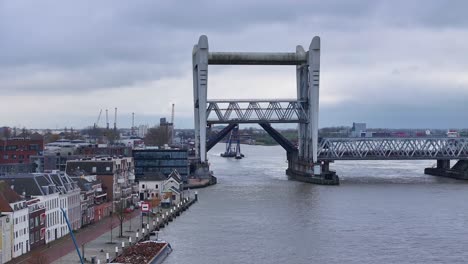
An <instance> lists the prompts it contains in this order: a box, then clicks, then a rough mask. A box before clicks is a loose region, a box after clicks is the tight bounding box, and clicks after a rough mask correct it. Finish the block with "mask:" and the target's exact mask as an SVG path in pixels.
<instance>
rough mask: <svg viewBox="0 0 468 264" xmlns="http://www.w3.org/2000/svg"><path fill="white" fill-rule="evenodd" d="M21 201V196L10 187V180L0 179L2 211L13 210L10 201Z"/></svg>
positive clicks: (0, 207)
mask: <svg viewBox="0 0 468 264" xmlns="http://www.w3.org/2000/svg"><path fill="white" fill-rule="evenodd" d="M19 201H21V196H19V195H18V194H17V193H16V192H15V191H13V190H12V189H11V188H10V186H9V185H8V182H6V181H0V211H2V212H12V211H13V210H12V208H11V206H10V203H16V202H19Z"/></svg>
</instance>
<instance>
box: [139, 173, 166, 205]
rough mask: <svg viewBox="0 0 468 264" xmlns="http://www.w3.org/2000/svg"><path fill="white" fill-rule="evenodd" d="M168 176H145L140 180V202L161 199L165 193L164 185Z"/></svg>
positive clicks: (156, 174) (157, 174) (159, 174)
mask: <svg viewBox="0 0 468 264" xmlns="http://www.w3.org/2000/svg"><path fill="white" fill-rule="evenodd" d="M165 181H166V176H165V175H164V174H162V173H158V172H156V173H154V174H150V175H145V176H143V177H141V178H139V179H138V192H139V197H140V201H144V200H149V199H152V198H160V197H161V195H162V192H163V185H164V182H165Z"/></svg>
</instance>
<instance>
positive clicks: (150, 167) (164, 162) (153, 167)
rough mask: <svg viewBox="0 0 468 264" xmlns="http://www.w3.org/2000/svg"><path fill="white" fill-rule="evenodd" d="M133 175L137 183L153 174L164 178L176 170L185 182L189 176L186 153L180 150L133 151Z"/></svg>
mask: <svg viewBox="0 0 468 264" xmlns="http://www.w3.org/2000/svg"><path fill="white" fill-rule="evenodd" d="M133 158H134V160H135V175H136V179H137V181H138V180H139V179H140V178H142V177H144V176H145V178H148V177H149V176H151V175H156V174H155V173H158V172H160V173H162V174H164V175H166V176H169V174H171V173H172V171H174V170H177V172H178V173H179V175H180V176H181V179H182V180H183V181H184V182H186V181H187V178H188V175H189V164H190V163H189V160H188V151H187V150H180V149H149V148H147V149H134V150H133Z"/></svg>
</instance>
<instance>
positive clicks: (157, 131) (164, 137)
mask: <svg viewBox="0 0 468 264" xmlns="http://www.w3.org/2000/svg"><path fill="white" fill-rule="evenodd" d="M170 130H171V127H170V126H157V127H153V128H150V129H149V130H148V133H147V134H146V136H145V139H144V140H145V145H147V146H163V145H164V144H169V140H170V139H171V131H170Z"/></svg>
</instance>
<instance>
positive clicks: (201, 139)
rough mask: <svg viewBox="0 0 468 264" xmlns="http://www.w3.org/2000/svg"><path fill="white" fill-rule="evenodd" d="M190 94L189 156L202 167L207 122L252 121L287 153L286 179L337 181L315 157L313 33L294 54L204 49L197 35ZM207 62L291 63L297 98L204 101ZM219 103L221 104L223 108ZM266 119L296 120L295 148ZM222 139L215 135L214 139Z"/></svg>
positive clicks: (316, 51)
mask: <svg viewBox="0 0 468 264" xmlns="http://www.w3.org/2000/svg"><path fill="white" fill-rule="evenodd" d="M192 62H193V65H192V66H193V67H192V70H193V95H194V120H195V155H196V158H197V160H198V165H199V166H200V167H206V166H207V161H208V160H207V155H206V152H207V146H213V145H214V144H216V141H209V142H208V141H207V132H206V131H207V128H208V127H209V126H211V125H212V124H220V123H226V124H230V125H231V126H228V127H227V129H225V130H226V131H222V133H225V134H226V133H229V131H228V130H229V129H230V128H231V127H234V126H232V124H241V123H250V124H251V123H258V124H260V125H261V126H262V127H263V128H264V129H265V130H266V131H267V132H268V133H269V134H270V135H271V136H272V137H273V138H274V139H275V140H277V141H278V143H280V145H281V146H283V147H284V148H285V150H286V152H287V157H288V164H289V166H288V170H287V171H286V173H287V174H288V176H290V178H292V179H296V180H301V181H307V182H313V183H319V184H338V177H337V176H336V174H335V173H334V172H331V171H329V170H328V163H327V164H325V163H324V162H323V161H319V159H318V152H317V150H318V123H319V90H320V38H319V37H318V36H315V37H314V38H313V39H312V41H311V43H310V45H309V49H308V50H307V51H305V50H304V48H303V47H302V46H297V47H296V51H295V52H210V51H209V45H208V37H207V36H205V35H202V36H200V38H199V40H198V43H197V44H196V45H195V46H194V48H193V53H192ZM208 65H291V66H296V79H297V97H296V98H294V99H286V100H282V99H271V100H256V99H248V100H246V99H242V100H238V99H232V100H226V99H223V100H208V98H207V94H208V93H207V91H208ZM223 104H224V106H223ZM271 123H298V147H297V148H291V147H290V146H291V145H292V144H291V143H290V142H285V141H287V139H285V138H284V137H281V134H280V133H278V132H277V131H276V130H275V129H274V128H272V127H271V126H270V124H271ZM220 138H222V137H216V140H220Z"/></svg>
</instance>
